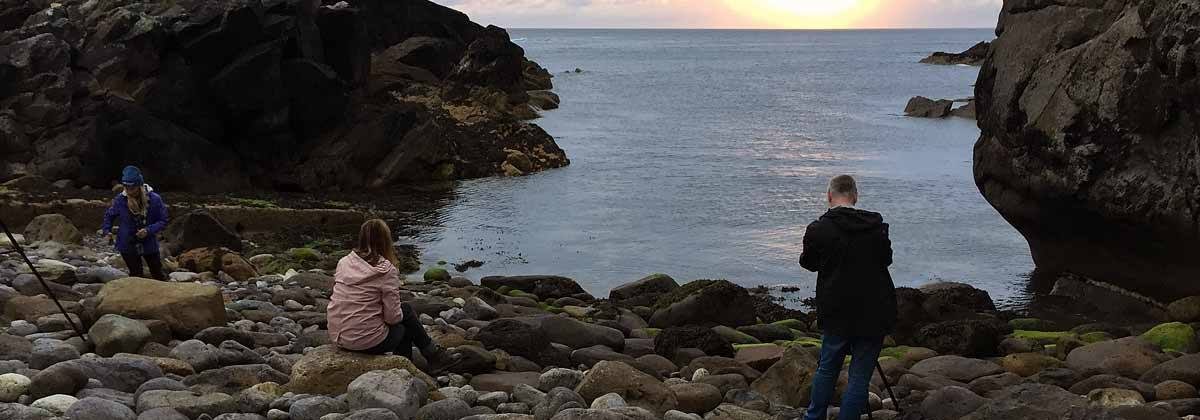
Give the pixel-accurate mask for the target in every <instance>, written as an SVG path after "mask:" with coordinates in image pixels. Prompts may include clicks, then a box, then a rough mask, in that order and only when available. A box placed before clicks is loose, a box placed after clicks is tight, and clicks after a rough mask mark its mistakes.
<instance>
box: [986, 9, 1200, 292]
mask: <svg viewBox="0 0 1200 420" xmlns="http://www.w3.org/2000/svg"><path fill="white" fill-rule="evenodd" d="M1194 14H1195V5H1194V4H1192V3H1191V2H1186V1H1152V0H1116V1H1108V2H1101V1H1087V2H1079V3H1078V4H1076V3H1071V4H1070V5H1063V3H1061V2H1053V1H1048V0H1038V1H1006V2H1005V4H1004V8H1003V10H1002V12H1001V15H1000V22H999V25H998V27H997V33H998V34H999V38H998V39H997V40H996V41H995V42H993V44H992V47H991V51H990V53H989V56H988V59H987V61H986V62H985V63H984V65H983V68H982V69H981V70H980V73H979V80H978V82H977V83H976V88H975V97H976V99H977V101H978V104H977V106H978V112H979V127H980V129H981V130H982V134H981V135H980V138H979V141H978V142H977V143H976V145H975V182H976V184H977V185H978V186H979V189H980V191H981V192H982V193H983V195H984V197H985V198H987V200H988V202H990V203H991V204H992V206H994V207H995V208H996V209H997V210H998V211H999V212H1000V214H1001V215H1002V216H1004V218H1005V219H1006V220H1008V221H1009V222H1010V223H1012V225H1013V226H1015V227H1016V228H1017V230H1018V231H1020V232H1021V234H1022V235H1024V236H1025V238H1026V239H1027V240H1028V241H1029V247H1030V250H1031V251H1032V254H1033V258H1034V261H1035V263H1036V264H1037V266H1038V268H1039V270H1044V271H1046V272H1049V273H1055V272H1062V271H1070V272H1074V273H1077V274H1080V275H1082V276H1085V277H1089V278H1093V279H1096V280H1102V281H1105V282H1109V283H1114V284H1117V285H1120V286H1122V287H1124V288H1126V289H1130V290H1132V291H1135V292H1138V293H1142V294H1145V295H1148V296H1151V297H1154V298H1158V299H1160V300H1164V301H1170V300H1172V299H1174V298H1178V297H1183V296H1188V295H1197V294H1200V282H1196V281H1195V279H1196V278H1200V260H1198V259H1196V258H1194V256H1195V250H1196V249H1198V247H1200V223H1198V222H1197V221H1198V220H1200V160H1198V159H1197V158H1196V156H1197V149H1196V136H1195V132H1196V127H1197V124H1198V123H1200V114H1197V113H1196V111H1195V110H1196V109H1198V108H1200V102H1198V101H1200V79H1197V78H1196V68H1197V64H1198V61H1200V60H1198V59H1197V56H1196V54H1194V53H1193V51H1194V50H1195V48H1196V47H1197V42H1198V40H1197V37H1196V36H1195V34H1196V32H1197V31H1198V30H1200V23H1197V22H1196V20H1195V19H1194ZM1080 22H1086V24H1078V23H1080Z"/></svg>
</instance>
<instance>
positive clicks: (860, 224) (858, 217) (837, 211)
mask: <svg viewBox="0 0 1200 420" xmlns="http://www.w3.org/2000/svg"><path fill="white" fill-rule="evenodd" d="M821 218H823V219H828V220H829V221H830V222H832V223H833V225H834V226H837V227H838V229H841V230H843V231H846V232H863V231H868V230H872V229H878V228H879V227H881V226H883V215H881V214H879V213H875V212H873V211H866V210H859V209H856V208H851V207H834V208H832V209H830V210H829V211H828V212H826V213H825V215H824V216H822V217H821Z"/></svg>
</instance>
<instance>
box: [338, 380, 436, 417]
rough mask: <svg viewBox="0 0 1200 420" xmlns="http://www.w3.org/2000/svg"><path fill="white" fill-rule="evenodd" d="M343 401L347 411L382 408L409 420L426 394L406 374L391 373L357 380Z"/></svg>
mask: <svg viewBox="0 0 1200 420" xmlns="http://www.w3.org/2000/svg"><path fill="white" fill-rule="evenodd" d="M346 397H347V399H348V401H349V407H350V409H351V410H361V409H366V408H386V409H389V410H392V411H393V412H395V413H396V414H397V415H399V416H400V417H402V418H412V417H414V416H416V414H417V410H419V409H420V408H421V406H422V405H424V404H425V401H426V400H427V399H428V398H429V390H428V388H427V385H426V384H425V382H424V381H422V380H420V379H418V378H416V377H414V376H412V374H411V373H408V371H405V370H399V369H393V370H390V371H371V372H367V373H365V374H363V375H362V376H359V377H358V378H357V379H355V380H354V381H353V382H351V383H350V386H349V387H348V388H347V392H346Z"/></svg>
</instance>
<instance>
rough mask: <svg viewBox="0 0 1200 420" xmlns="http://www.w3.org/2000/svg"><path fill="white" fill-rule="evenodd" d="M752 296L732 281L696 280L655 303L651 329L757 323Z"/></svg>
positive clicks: (735, 325) (736, 325) (738, 325)
mask: <svg viewBox="0 0 1200 420" xmlns="http://www.w3.org/2000/svg"><path fill="white" fill-rule="evenodd" d="M753 307H755V302H754V299H753V298H752V297H750V293H749V292H748V291H747V290H746V289H745V288H743V287H741V286H738V285H736V284H733V283H731V282H729V281H728V280H696V281H693V282H691V283H688V284H686V285H684V286H682V287H680V288H678V289H675V290H674V291H672V292H670V293H667V294H666V295H663V296H662V297H661V298H659V299H658V302H657V303H656V304H655V311H654V315H653V316H651V317H650V326H652V327H655V328H667V327H673V326H682V325H700V326H708V327H711V326H715V325H725V326H730V327H740V326H743V325H751V324H754V323H755V322H756V319H755V316H754V312H753V311H748V310H746V308H753Z"/></svg>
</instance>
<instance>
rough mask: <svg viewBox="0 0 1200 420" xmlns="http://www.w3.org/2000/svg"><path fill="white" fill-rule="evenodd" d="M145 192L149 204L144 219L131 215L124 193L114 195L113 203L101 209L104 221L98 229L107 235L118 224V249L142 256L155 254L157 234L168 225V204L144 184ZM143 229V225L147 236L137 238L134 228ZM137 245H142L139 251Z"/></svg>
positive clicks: (125, 252)
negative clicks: (104, 210) (105, 208)
mask: <svg viewBox="0 0 1200 420" xmlns="http://www.w3.org/2000/svg"><path fill="white" fill-rule="evenodd" d="M146 194H147V195H148V203H149V204H148V206H147V209H146V218H145V220H137V219H139V218H137V217H134V215H133V213H132V212H130V211H129V196H127V195H125V193H123V192H122V193H121V194H120V195H118V196H117V197H116V198H113V202H112V206H111V207H109V208H108V211H106V212H104V224H103V225H102V226H101V227H100V231H101V232H103V233H104V234H106V235H107V234H108V233H109V232H111V231H112V227H113V226H114V225H116V226H118V228H117V241H116V248H117V252H120V253H122V254H141V255H154V254H158V233H159V232H162V230H163V229H164V228H166V227H167V206H166V204H164V203H163V199H162V197H160V196H159V195H158V193H155V192H154V189H153V188H150V186H149V185H147V186H146ZM142 228H145V229H146V231H147V232H149V233H150V234H149V235H146V237H145V238H144V239H138V238H137V231H138V229H142ZM138 245H141V250H140V252H139V249H138Z"/></svg>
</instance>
